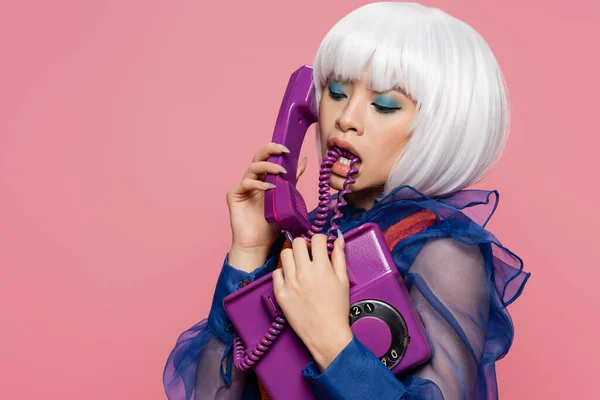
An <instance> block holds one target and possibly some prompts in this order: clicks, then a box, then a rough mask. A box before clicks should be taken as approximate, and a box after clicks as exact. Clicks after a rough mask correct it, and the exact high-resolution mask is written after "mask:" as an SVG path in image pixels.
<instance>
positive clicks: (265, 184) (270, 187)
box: [263, 182, 275, 189]
mask: <svg viewBox="0 0 600 400" xmlns="http://www.w3.org/2000/svg"><path fill="white" fill-rule="evenodd" d="M263 186H264V187H265V188H266V189H275V185H273V184H272V183H269V182H263Z"/></svg>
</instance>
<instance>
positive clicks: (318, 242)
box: [310, 233, 331, 265]
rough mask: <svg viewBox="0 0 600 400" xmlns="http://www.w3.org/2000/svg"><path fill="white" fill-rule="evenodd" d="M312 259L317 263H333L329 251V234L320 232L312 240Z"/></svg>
mask: <svg viewBox="0 0 600 400" xmlns="http://www.w3.org/2000/svg"><path fill="white" fill-rule="evenodd" d="M310 250H311V254H312V259H313V261H314V262H315V263H316V264H317V265H331V264H330V263H329V254H328V253H327V235H323V234H322V233H318V234H316V235H314V236H313V237H312V239H311V240H310Z"/></svg>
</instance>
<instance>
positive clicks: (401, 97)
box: [319, 71, 416, 208]
mask: <svg viewBox="0 0 600 400" xmlns="http://www.w3.org/2000/svg"><path fill="white" fill-rule="evenodd" d="M415 108H416V106H415V102H414V101H413V100H412V99H411V98H410V97H408V96H407V95H405V94H404V93H402V92H401V91H400V90H390V91H387V92H384V93H378V92H374V91H372V90H370V89H369V88H368V85H367V72H366V71H365V72H364V73H363V75H362V77H361V79H360V80H359V81H349V82H339V81H335V80H331V79H330V80H329V81H328V82H327V84H326V85H325V88H324V89H323V94H322V96H321V101H320V103H319V128H320V131H321V153H322V155H323V157H326V155H327V152H328V151H329V150H330V149H331V148H333V147H335V146H338V147H341V148H344V149H346V150H348V151H350V152H351V153H353V154H354V155H356V156H358V157H359V158H360V160H361V161H360V162H359V163H357V164H356V165H357V167H358V173H357V174H356V175H354V179H355V180H356V183H355V184H354V185H351V186H350V189H352V191H353V193H352V195H351V196H349V200H350V201H351V202H352V203H353V204H354V205H355V206H360V207H364V208H369V207H370V206H371V205H372V204H373V200H374V198H375V196H376V195H377V194H378V193H379V192H381V190H383V186H384V184H385V181H386V179H387V177H388V175H389V173H390V171H391V169H392V166H393V165H394V164H395V161H396V159H397V158H398V155H399V154H400V152H401V151H402V149H403V148H404V146H406V143H407V142H408V139H409V137H410V135H409V133H410V132H408V127H409V125H410V122H411V119H412V117H413V114H414V112H415ZM344 162H345V161H344V160H342V162H339V161H337V162H336V163H335V165H334V166H333V168H332V173H331V180H330V185H331V187H332V188H334V189H336V190H341V188H342V184H343V183H344V181H345V180H346V176H347V173H348V171H349V168H348V166H347V165H345V164H344Z"/></svg>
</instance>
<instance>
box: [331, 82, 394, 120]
mask: <svg viewBox="0 0 600 400" xmlns="http://www.w3.org/2000/svg"><path fill="white" fill-rule="evenodd" d="M327 91H328V92H329V97H331V98H332V99H333V100H335V101H339V100H342V99H343V98H345V97H346V95H345V94H343V93H336V92H333V91H332V90H331V88H330V87H327ZM373 106H374V107H375V109H376V110H377V112H379V113H381V114H393V113H395V112H396V111H398V110H400V109H401V108H402V107H384V106H380V105H379V104H377V103H373Z"/></svg>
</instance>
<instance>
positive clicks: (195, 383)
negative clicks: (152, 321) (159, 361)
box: [163, 236, 285, 400]
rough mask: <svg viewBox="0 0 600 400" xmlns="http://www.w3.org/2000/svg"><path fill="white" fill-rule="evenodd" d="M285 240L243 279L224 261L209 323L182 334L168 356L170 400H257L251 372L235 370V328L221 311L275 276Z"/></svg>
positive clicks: (166, 384) (166, 382) (166, 372)
mask: <svg viewBox="0 0 600 400" xmlns="http://www.w3.org/2000/svg"><path fill="white" fill-rule="evenodd" d="M284 240H285V238H284V237H283V236H281V237H280V238H278V239H277V240H276V241H275V243H274V244H273V246H272V247H271V250H270V252H269V254H268V256H267V260H266V262H265V264H264V265H263V266H261V267H260V268H258V269H256V270H255V271H254V272H251V273H247V272H244V271H241V270H238V269H236V268H234V267H232V266H231V265H229V261H228V258H229V257H228V256H226V257H225V261H224V263H223V268H222V270H221V273H220V275H219V278H218V280H217V283H216V287H215V292H214V295H213V301H212V306H211V309H210V313H209V315H208V318H206V319H203V320H201V321H200V322H198V323H197V324H195V325H194V326H192V327H191V328H190V329H188V330H186V331H185V332H183V333H182V334H181V335H180V336H179V338H178V339H177V342H176V344H175V347H174V349H173V350H172V351H171V354H170V355H169V357H168V359H167V363H166V365H165V369H164V372H163V386H164V389H165V393H166V394H167V397H168V398H169V400H197V399H202V400H210V399H214V400H229V399H231V400H233V399H248V400H251V399H255V398H257V397H256V396H257V394H258V393H259V392H258V387H257V385H256V379H255V375H254V372H253V371H246V372H242V371H239V370H237V369H236V368H233V352H232V347H233V325H232V324H231V320H230V319H229V317H228V316H227V313H226V312H225V310H224V308H223V299H225V297H227V296H228V295H229V294H231V293H233V292H235V291H236V290H238V289H240V288H241V287H242V286H243V284H244V282H245V281H246V282H253V281H255V280H256V279H259V278H261V277H262V276H265V275H266V274H268V273H269V272H271V271H273V270H274V269H275V267H276V266H277V261H278V258H279V251H280V249H281V246H282V245H283V242H284Z"/></svg>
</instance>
